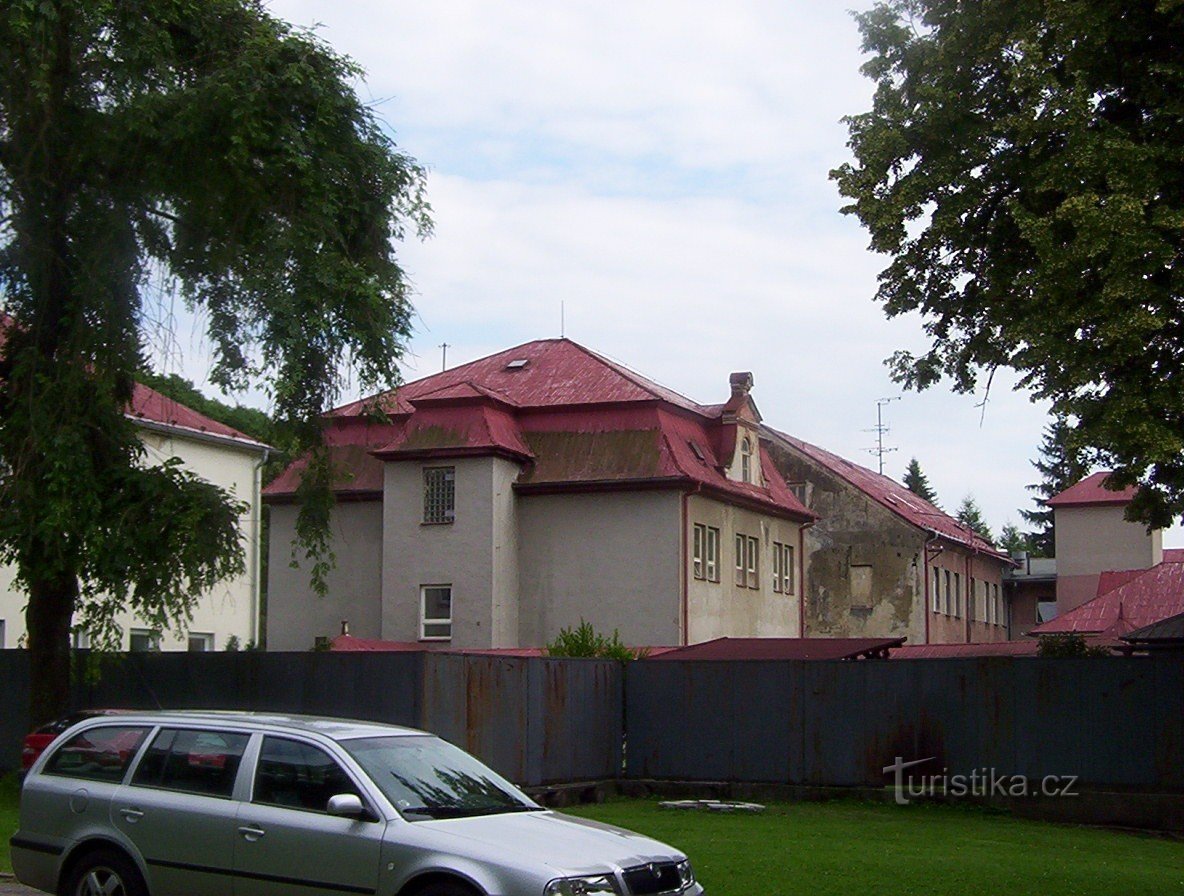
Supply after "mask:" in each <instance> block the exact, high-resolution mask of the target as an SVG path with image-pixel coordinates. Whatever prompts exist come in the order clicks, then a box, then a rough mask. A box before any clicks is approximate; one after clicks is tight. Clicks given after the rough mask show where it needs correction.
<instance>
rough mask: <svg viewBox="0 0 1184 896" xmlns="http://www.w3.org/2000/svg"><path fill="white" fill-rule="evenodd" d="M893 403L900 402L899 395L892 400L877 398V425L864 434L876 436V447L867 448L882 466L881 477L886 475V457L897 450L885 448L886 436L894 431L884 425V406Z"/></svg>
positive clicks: (866, 430)
mask: <svg viewBox="0 0 1184 896" xmlns="http://www.w3.org/2000/svg"><path fill="white" fill-rule="evenodd" d="M892 401H900V396H899V395H894V396H892V397H891V398H877V399H876V425H875V426H874V427H872V428H871V429H865V430H864V432H874V433H875V434H876V447H875V448H865V449H864V450H865V451H867V453H868V454H874V455H875V456H876V459H877V460H878V461H879V464H880V475H881V476H883V475H884V455H885V454H891V453H892V452H893V451H895V450H896V449H895V448H885V447H884V436H886V435H888V433H890V432H891V431H892V428H891V427H889V426H885V425H884V405H886V404H888V403H889V402H892Z"/></svg>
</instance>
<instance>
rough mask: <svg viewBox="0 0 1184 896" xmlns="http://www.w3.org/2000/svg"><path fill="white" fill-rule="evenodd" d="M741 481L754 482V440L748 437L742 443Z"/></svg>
mask: <svg viewBox="0 0 1184 896" xmlns="http://www.w3.org/2000/svg"><path fill="white" fill-rule="evenodd" d="M740 479H741V481H742V482H752V439H750V438H748V436H745V437H744V441H742V442H741V443H740Z"/></svg>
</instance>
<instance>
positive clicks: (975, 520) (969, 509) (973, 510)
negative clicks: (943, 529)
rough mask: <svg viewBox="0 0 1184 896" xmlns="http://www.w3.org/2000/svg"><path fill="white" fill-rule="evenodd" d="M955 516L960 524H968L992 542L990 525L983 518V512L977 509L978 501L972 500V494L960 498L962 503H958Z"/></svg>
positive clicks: (992, 536) (993, 538) (993, 540)
mask: <svg viewBox="0 0 1184 896" xmlns="http://www.w3.org/2000/svg"><path fill="white" fill-rule="evenodd" d="M957 518H958V522H960V523H961V524H962V525H964V526H969V527H970V528H971V529H973V530H974V531H975V532H977V533H978V534H979V535H980V536H982V537H983V538H984V539H986V540H987V541H989V542H991V543H992V544H994V542H995V536H994V535H992V534H991V527H990V526H988V525H987V521H986V520H984V519H983V512H982V510H980V509H979V506H978V502H977V501H975V500H974V495H967V496H966V497H965V498H963V499H962V503H961V504H960V505H958V513H957Z"/></svg>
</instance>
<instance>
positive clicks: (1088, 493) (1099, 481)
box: [1044, 470, 1137, 507]
mask: <svg viewBox="0 0 1184 896" xmlns="http://www.w3.org/2000/svg"><path fill="white" fill-rule="evenodd" d="M1109 476H1110V473H1109V472H1108V471H1106V470H1103V471H1102V472H1100V473H1094V474H1093V475H1091V476H1086V477H1085V478H1084V479H1082V480H1081V481H1080V482H1078V483H1077V484H1076V485H1071V486H1069V487H1068V488H1067V489H1065V490H1064V491H1063V492H1061V493H1060V494H1056V495H1053V496H1052V497H1051V498H1049V499H1048V500H1047V501H1045V502H1044V503H1045V504H1047V505H1048V506H1049V507H1104V506H1106V505H1111V504H1129V503H1130V502H1131V499H1132V498H1134V497H1135V492H1136V491H1137V489H1136V488H1135V487H1134V486H1131V487H1130V488H1124V489H1121V490H1119V491H1112V490H1111V489H1108V488H1106V480H1107V479H1108V478H1109Z"/></svg>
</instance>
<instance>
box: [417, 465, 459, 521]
mask: <svg viewBox="0 0 1184 896" xmlns="http://www.w3.org/2000/svg"><path fill="white" fill-rule="evenodd" d="M455 515H456V467H425V468H424V471H423V521H424V522H425V523H451V522H452V521H453V518H454V517H455Z"/></svg>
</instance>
